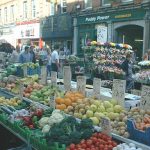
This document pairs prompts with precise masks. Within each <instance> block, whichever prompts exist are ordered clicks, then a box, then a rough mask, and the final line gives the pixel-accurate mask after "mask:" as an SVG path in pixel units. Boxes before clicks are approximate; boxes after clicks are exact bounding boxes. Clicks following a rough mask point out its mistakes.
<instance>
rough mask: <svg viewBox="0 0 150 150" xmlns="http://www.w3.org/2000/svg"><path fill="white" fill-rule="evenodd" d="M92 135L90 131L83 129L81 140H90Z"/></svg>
mask: <svg viewBox="0 0 150 150" xmlns="http://www.w3.org/2000/svg"><path fill="white" fill-rule="evenodd" d="M92 134H93V130H92V129H85V130H84V131H83V132H82V136H81V138H82V139H85V140H86V139H88V138H90V137H91V136H92Z"/></svg>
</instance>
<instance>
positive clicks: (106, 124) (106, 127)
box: [101, 117, 111, 135]
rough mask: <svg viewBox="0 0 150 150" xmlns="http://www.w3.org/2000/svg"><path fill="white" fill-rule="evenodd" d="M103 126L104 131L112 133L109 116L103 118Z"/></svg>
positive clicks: (108, 133)
mask: <svg viewBox="0 0 150 150" xmlns="http://www.w3.org/2000/svg"><path fill="white" fill-rule="evenodd" d="M101 128H102V132H103V133H105V134H107V135H111V123H110V119H109V118H106V117H103V118H101Z"/></svg>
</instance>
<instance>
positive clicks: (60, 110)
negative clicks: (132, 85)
mask: <svg viewBox="0 0 150 150" xmlns="http://www.w3.org/2000/svg"><path fill="white" fill-rule="evenodd" d="M45 73H46V70H45ZM45 77H46V76H44V75H43V72H42V75H41V76H40V78H39V76H38V75H32V76H26V77H21V78H20V77H19V78H18V77H16V76H13V79H12V76H10V75H9V76H7V78H6V76H5V77H4V76H3V75H2V76H1V80H0V86H1V88H0V124H1V125H3V126H4V127H5V128H7V129H8V130H9V131H10V132H12V133H13V134H15V135H16V136H18V137H19V138H20V139H22V140H23V141H24V142H25V143H26V144H27V145H28V147H30V148H31V147H32V148H34V149H37V150H40V149H41V150H42V149H44V150H49V149H50V150H72V149H77V150H78V149H85V150H86V149H89V148H90V149H93V150H94V149H102V150H106V149H108V150H112V149H113V150H118V149H119V148H120V149H125V150H127V149H132V150H133V149H134V150H135V149H138V150H141V149H143V150H149V149H150V148H149V146H150V143H149V138H150V134H149V129H150V127H149V124H150V122H149V119H150V116H149V115H150V112H149V109H148V106H149V102H148V96H149V93H148V92H149V87H147V86H146V87H143V89H142V93H144V94H142V97H140V96H136V95H130V94H127V93H125V84H124V81H122V80H113V88H112V90H110V89H107V88H102V87H101V80H100V79H96V78H94V83H93V86H91V85H86V77H85V76H78V77H77V82H73V81H71V80H72V75H71V68H70V67H69V66H66V67H65V71H63V80H60V79H57V74H55V73H54V72H52V74H51V80H48V81H47V82H46V83H45V84H41V82H40V80H43V78H45ZM44 80H45V79H44ZM46 80H47V79H46ZM145 91H147V93H146V94H145ZM127 99H128V100H127ZM131 99H132V102H131ZM126 100H127V101H126ZM140 103H141V104H140ZM132 104H133V105H132ZM127 105H128V106H129V107H126V106H127ZM139 105H140V106H141V107H138V106H139ZM139 135H140V136H139Z"/></svg>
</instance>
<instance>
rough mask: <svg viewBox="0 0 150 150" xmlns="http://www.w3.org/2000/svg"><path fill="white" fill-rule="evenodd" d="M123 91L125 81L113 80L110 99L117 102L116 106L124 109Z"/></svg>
mask: <svg viewBox="0 0 150 150" xmlns="http://www.w3.org/2000/svg"><path fill="white" fill-rule="evenodd" d="M125 89H126V81H125V80H119V79H114V80H113V89H112V98H113V99H115V100H117V102H118V104H119V105H121V106H122V107H125V101H124V99H125Z"/></svg>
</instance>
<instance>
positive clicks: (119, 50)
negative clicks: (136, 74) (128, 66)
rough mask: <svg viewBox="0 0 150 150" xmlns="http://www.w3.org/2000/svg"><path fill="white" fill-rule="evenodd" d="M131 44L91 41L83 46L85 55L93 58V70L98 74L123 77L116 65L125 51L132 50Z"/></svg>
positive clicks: (119, 62) (107, 76)
mask: <svg viewBox="0 0 150 150" xmlns="http://www.w3.org/2000/svg"><path fill="white" fill-rule="evenodd" d="M130 49H131V46H129V45H127V44H122V45H121V44H115V43H105V44H101V43H97V42H96V41H92V42H91V43H88V46H85V47H83V50H84V53H85V55H86V57H87V61H88V60H89V57H90V58H91V57H92V58H93V63H94V64H95V70H97V72H98V73H99V74H104V75H105V79H106V80H107V79H112V78H121V79H122V78H123V77H124V72H123V70H122V69H120V68H118V67H116V65H115V64H116V63H117V64H121V63H122V62H123V61H124V59H125V55H126V53H127V52H132V51H131V50H130Z"/></svg>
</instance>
